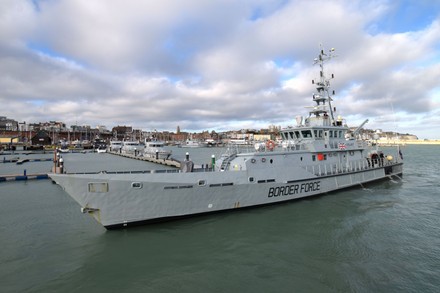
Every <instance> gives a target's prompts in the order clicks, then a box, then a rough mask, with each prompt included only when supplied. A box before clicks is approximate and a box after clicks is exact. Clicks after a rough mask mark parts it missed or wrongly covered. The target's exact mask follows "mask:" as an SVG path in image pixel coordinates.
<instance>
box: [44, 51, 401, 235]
mask: <svg viewBox="0 0 440 293" xmlns="http://www.w3.org/2000/svg"><path fill="white" fill-rule="evenodd" d="M333 57H335V55H334V49H331V50H329V51H328V52H325V51H324V50H323V49H322V48H321V51H320V53H319V55H318V57H317V58H316V59H315V61H314V63H315V64H318V65H319V67H320V72H319V78H318V79H317V80H313V84H314V85H315V86H316V90H317V93H315V94H313V96H312V101H313V103H314V105H313V106H312V107H311V108H310V109H311V110H310V111H309V113H308V117H306V118H303V117H297V119H296V122H297V125H296V126H295V127H289V128H285V129H282V130H281V131H280V134H281V138H282V143H281V146H277V145H276V144H275V142H274V141H271V140H269V141H267V142H266V143H263V144H261V143H260V144H256V145H255V151H252V152H242V148H239V147H235V148H232V147H231V148H228V151H227V152H226V153H225V154H223V155H222V156H221V158H220V159H218V160H217V161H216V162H213V168H212V169H210V170H209V171H206V169H197V168H193V165H192V162H190V161H186V162H182V166H183V168H181V170H153V171H146V172H142V173H139V172H133V173H127V172H124V173H123V174H121V173H118V172H100V173H93V174H90V173H87V174H85V173H67V174H56V173H52V174H50V175H49V176H50V177H51V178H52V180H54V181H55V182H56V183H57V184H59V185H60V186H61V187H62V188H63V189H64V190H65V191H66V192H67V193H68V194H69V195H70V196H72V198H73V199H75V201H77V202H78V203H79V205H80V206H81V210H82V211H83V212H84V213H88V214H90V215H92V216H93V217H94V218H95V219H96V220H97V221H98V222H100V223H101V224H102V225H103V226H104V227H106V228H108V229H111V228H119V227H126V226H131V225H136V224H140V223H145V222H150V221H160V220H166V219H170V218H178V217H186V216H190V215H195V214H203V213H209V212H217V211H224V210H231V209H239V208H244V207H252V206H260V205H265V204H273V203H277V202H284V201H288V200H294V199H298V198H302V197H308V196H313V195H318V194H325V193H327V192H331V191H335V190H339V189H343V188H347V187H352V186H358V185H361V184H363V183H367V182H372V181H376V180H380V179H386V178H392V177H394V176H396V177H399V176H401V175H402V172H403V158H402V156H401V154H400V150H398V149H396V151H395V153H393V154H386V153H384V152H383V151H381V150H380V149H379V148H378V146H375V145H372V144H371V143H370V142H369V141H367V140H364V139H363V138H362V137H361V136H360V130H361V128H362V127H363V125H364V124H365V123H367V122H368V120H366V121H365V122H364V123H362V124H361V125H360V126H359V127H358V128H357V129H356V130H354V131H350V129H349V128H348V126H347V125H346V124H345V121H344V120H343V119H342V117H340V116H336V113H335V111H334V109H333V105H332V102H333V97H332V96H333V95H334V94H330V92H331V87H330V80H331V79H332V78H333V77H331V78H328V77H327V75H326V74H325V72H324V64H325V63H326V62H327V61H329V60H331V59H332V58H333Z"/></svg>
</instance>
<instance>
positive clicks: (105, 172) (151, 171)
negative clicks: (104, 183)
mask: <svg viewBox="0 0 440 293" xmlns="http://www.w3.org/2000/svg"><path fill="white" fill-rule="evenodd" d="M179 172H180V170H179V169H162V170H141V171H105V170H103V171H98V172H73V173H66V174H151V173H179Z"/></svg>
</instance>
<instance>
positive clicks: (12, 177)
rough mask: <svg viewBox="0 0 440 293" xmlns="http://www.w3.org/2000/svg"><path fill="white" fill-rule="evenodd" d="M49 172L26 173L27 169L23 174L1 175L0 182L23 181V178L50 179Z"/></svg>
mask: <svg viewBox="0 0 440 293" xmlns="http://www.w3.org/2000/svg"><path fill="white" fill-rule="evenodd" d="M48 178H49V176H48V175H47V173H38V174H26V170H25V171H24V173H23V174H12V175H0V182H4V181H23V180H38V179H48Z"/></svg>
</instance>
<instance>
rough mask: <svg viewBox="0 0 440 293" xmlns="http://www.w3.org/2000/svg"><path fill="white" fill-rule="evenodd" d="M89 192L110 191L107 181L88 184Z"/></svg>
mask: <svg viewBox="0 0 440 293" xmlns="http://www.w3.org/2000/svg"><path fill="white" fill-rule="evenodd" d="M88 190H89V192H96V193H103V192H108V183H107V182H90V183H89V185H88Z"/></svg>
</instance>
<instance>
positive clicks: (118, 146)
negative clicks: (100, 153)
mask: <svg viewBox="0 0 440 293" xmlns="http://www.w3.org/2000/svg"><path fill="white" fill-rule="evenodd" d="M121 150H122V141H120V140H112V141H110V151H111V152H121Z"/></svg>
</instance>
